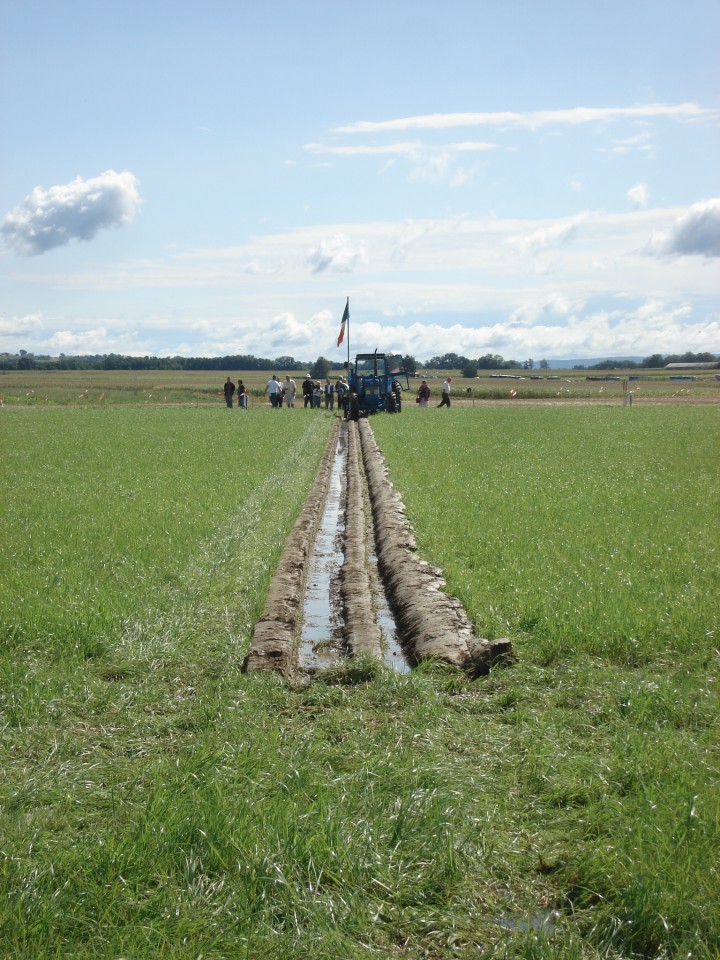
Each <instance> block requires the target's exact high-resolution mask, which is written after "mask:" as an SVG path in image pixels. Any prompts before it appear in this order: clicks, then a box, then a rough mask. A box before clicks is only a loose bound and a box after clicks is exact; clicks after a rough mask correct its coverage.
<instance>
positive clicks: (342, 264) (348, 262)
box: [307, 233, 367, 273]
mask: <svg viewBox="0 0 720 960" xmlns="http://www.w3.org/2000/svg"><path fill="white" fill-rule="evenodd" d="M365 262H367V255H366V253H365V246H364V244H363V243H362V242H360V243H359V244H358V243H353V242H352V241H351V240H350V238H349V237H347V236H345V234H342V233H339V234H336V236H334V237H332V238H331V239H330V240H322V241H321V242H320V244H319V245H318V246H317V247H311V248H310V249H309V250H308V252H307V263H308V264H309V265H310V267H311V271H312V273H323V272H324V271H325V270H332V271H335V272H337V273H351V272H352V271H353V270H354V269H355V267H356V266H357V264H358V263H365Z"/></svg>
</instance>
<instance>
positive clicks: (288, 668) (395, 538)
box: [244, 420, 512, 680]
mask: <svg viewBox="0 0 720 960" xmlns="http://www.w3.org/2000/svg"><path fill="white" fill-rule="evenodd" d="M341 431H342V434H343V439H344V440H345V444H346V449H347V460H346V462H345V467H344V469H345V471H346V474H345V481H346V482H345V490H344V495H343V507H344V511H345V518H344V519H345V522H344V524H343V525H342V528H343V533H342V536H343V545H342V552H343V554H344V562H343V564H342V566H341V568H340V570H339V571H338V572H337V577H334V578H333V580H332V582H331V585H330V586H331V593H332V594H333V597H334V598H335V600H336V602H337V607H338V610H339V612H340V617H341V621H342V623H341V626H340V635H341V637H342V644H341V645H342V653H344V654H346V655H349V656H357V655H358V654H361V653H368V654H370V655H371V656H373V657H375V658H377V659H382V658H383V635H382V631H381V630H380V627H379V626H378V622H377V616H376V613H377V601H376V597H375V595H374V593H373V587H372V580H373V573H372V570H371V567H370V563H369V557H370V555H371V553H372V549H371V548H372V546H373V545H372V544H371V543H369V542H368V541H369V538H372V539H374V551H375V553H376V555H377V571H378V573H379V576H380V579H381V581H382V584H383V586H384V589H385V593H386V596H387V605H388V606H389V608H390V610H391V611H392V614H393V616H394V619H395V625H396V630H397V635H398V638H399V642H400V645H401V647H402V650H403V652H404V655H405V657H406V659H407V661H408V662H409V664H411V665H416V664H418V663H420V661H422V660H425V659H429V658H432V659H437V660H442V661H445V662H447V663H450V664H453V665H455V666H457V667H459V668H461V669H463V670H465V671H466V672H467V673H468V674H470V675H471V676H477V675H479V674H484V673H487V672H488V671H489V670H490V668H491V666H492V665H493V664H494V663H497V662H503V661H507V660H509V659H510V658H511V656H512V648H511V643H510V640H508V639H507V638H503V639H502V640H495V641H488V640H484V639H481V638H479V637H476V636H475V635H474V632H473V628H472V624H471V623H470V621H469V620H468V618H467V615H466V614H465V611H464V609H463V607H462V605H461V604H460V602H459V601H458V600H456V599H455V598H453V597H450V596H449V595H448V594H446V593H445V592H444V591H443V587H444V585H445V584H444V580H443V579H442V575H441V573H440V571H439V570H437V569H436V568H434V567H432V566H430V565H429V564H428V563H426V562H424V561H423V560H421V559H420V558H419V557H418V556H417V553H416V545H415V541H414V539H413V537H412V534H411V531H410V527H409V524H408V522H407V519H406V517H405V513H404V508H403V504H402V501H401V500H400V497H399V496H398V495H397V493H396V491H395V490H394V489H393V487H392V484H391V483H390V482H389V480H388V477H387V470H386V468H385V464H384V460H383V457H382V454H381V452H380V450H379V448H378V446H377V444H376V442H375V437H374V434H373V432H372V429H371V427H370V425H369V423H368V421H366V420H361V421H360V422H359V423H354V422H349V423H348V422H341V421H340V420H338V421H337V422H336V425H335V427H334V428H333V432H332V435H331V437H330V440H329V442H328V446H327V449H326V451H325V454H324V456H323V459H322V461H321V463H320V467H319V470H318V476H317V478H316V481H315V483H313V485H312V490H313V493H312V495H311V497H309V498H308V500H307V501H306V503H305V505H304V507H303V510H302V511H301V514H300V516H299V518H298V520H297V522H296V524H295V527H294V528H293V530H292V532H291V534H290V536H289V537H288V540H287V543H286V545H285V549H284V552H283V556H282V558H281V562H280V565H279V567H278V572H277V574H276V576H275V577H274V579H273V581H272V583H271V586H270V590H269V592H268V597H267V601H266V604H265V609H264V612H263V615H262V617H261V618H260V619H259V620H258V622H257V624H256V627H255V632H254V634H253V638H252V642H251V646H250V652H249V653H248V656H247V658H246V660H245V665H244V669H246V670H247V671H250V672H252V671H259V670H272V671H276V672H278V673H281V674H283V675H284V676H286V677H288V678H290V679H292V680H295V679H298V677H299V675H301V674H302V673H303V672H306V671H305V669H304V667H303V664H302V663H301V662H300V663H299V661H298V647H299V644H298V638H299V636H300V632H301V628H302V612H303V596H304V591H305V578H306V576H307V569H308V560H309V558H310V556H311V554H312V551H313V547H314V542H315V536H316V533H317V530H318V524H319V522H320V517H321V516H322V511H323V508H324V503H325V498H326V496H327V488H328V481H329V476H330V471H331V470H332V469H334V468H335V465H336V463H337V461H336V451H337V450H338V438H339V435H340V433H341ZM341 446H342V444H341ZM318 490H320V491H321V495H320V496H318ZM328 642H330V643H332V642H333V641H332V638H328Z"/></svg>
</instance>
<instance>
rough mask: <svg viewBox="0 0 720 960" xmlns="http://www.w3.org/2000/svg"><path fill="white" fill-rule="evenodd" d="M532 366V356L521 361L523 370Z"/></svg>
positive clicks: (533, 363) (533, 364) (530, 368)
mask: <svg viewBox="0 0 720 960" xmlns="http://www.w3.org/2000/svg"><path fill="white" fill-rule="evenodd" d="M534 366H535V361H534V360H533V358H532V357H530V359H529V360H526V361H525V362H524V363H523V370H532V368H533V367H534Z"/></svg>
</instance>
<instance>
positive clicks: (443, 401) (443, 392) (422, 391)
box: [416, 377, 452, 408]
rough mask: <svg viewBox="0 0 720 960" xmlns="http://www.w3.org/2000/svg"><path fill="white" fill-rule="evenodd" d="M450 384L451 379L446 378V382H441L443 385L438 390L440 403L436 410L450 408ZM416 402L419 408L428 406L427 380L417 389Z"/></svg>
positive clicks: (428, 388)
mask: <svg viewBox="0 0 720 960" xmlns="http://www.w3.org/2000/svg"><path fill="white" fill-rule="evenodd" d="M451 383H452V377H448V378H447V380H444V381H443V385H442V387H441V388H440V403H439V404H438V408H440V407H449V406H450V384H451ZM416 402H417V403H419V404H420V406H421V407H429V406H430V387H429V386H428V382H427V380H423V382H422V383H421V384H420V386H419V387H418V392H417V401H416Z"/></svg>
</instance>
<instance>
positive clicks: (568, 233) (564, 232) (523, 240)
mask: <svg viewBox="0 0 720 960" xmlns="http://www.w3.org/2000/svg"><path fill="white" fill-rule="evenodd" d="M586 219H587V214H580V215H579V216H577V217H572V218H571V219H570V220H561V221H560V222H559V223H554V224H551V225H550V226H547V227H539V228H538V229H537V230H533V231H532V233H528V234H525V235H520V236H515V237H508V238H507V240H506V243H507V244H508V245H509V246H512V247H516V248H517V249H518V250H520V251H521V252H523V253H528V252H533V253H537V252H539V251H540V250H545V249H547V248H548V247H556V246H559V245H560V244H563V243H567V241H568V240H570V238H571V237H572V236H574V234H575V233H577V229H578V226H579V225H580V224H581V223H582V222H583V221H584V220H586Z"/></svg>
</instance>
